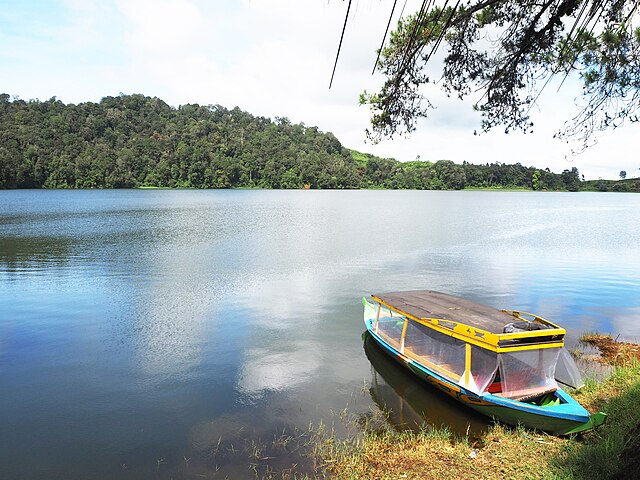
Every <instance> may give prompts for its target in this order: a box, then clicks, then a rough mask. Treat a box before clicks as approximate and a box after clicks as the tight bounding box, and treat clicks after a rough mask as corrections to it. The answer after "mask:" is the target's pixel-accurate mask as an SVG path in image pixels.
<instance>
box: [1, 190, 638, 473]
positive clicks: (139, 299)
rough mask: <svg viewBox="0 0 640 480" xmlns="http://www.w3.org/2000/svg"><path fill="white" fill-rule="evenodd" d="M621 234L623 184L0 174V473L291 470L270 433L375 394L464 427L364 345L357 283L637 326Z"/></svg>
mask: <svg viewBox="0 0 640 480" xmlns="http://www.w3.org/2000/svg"><path fill="white" fill-rule="evenodd" d="M639 232H640V195H637V194H622V193H620V194H611V193H610V194H606V193H534V192H528V193H521V192H518V193H511V192H466V191H462V192H435V191H426V192H417V191H192V190H183V191H180V190H178V191H176V190H124V191H0V392H1V393H0V415H1V418H2V421H1V422H0V445H1V448H0V478H2V479H5V478H6V479H36V478H60V479H63V478H64V479H82V478H92V479H100V478H123V479H129V478H131V479H133V478H203V477H202V476H203V475H204V476H205V477H206V478H224V476H225V475H227V476H230V477H231V478H243V477H252V476H253V475H254V469H255V470H257V471H259V472H264V471H266V469H269V468H273V469H275V470H278V469H283V468H285V467H287V466H289V467H290V466H291V464H292V463H294V462H295V463H298V464H299V467H298V469H299V470H298V471H304V469H305V468H307V467H308V466H305V465H304V462H305V460H304V458H306V457H304V455H301V454H300V453H299V452H298V453H295V450H296V449H295V448H294V449H291V448H287V447H286V446H285V445H284V444H285V443H287V442H286V441H285V440H286V439H291V438H293V437H296V438H302V437H301V435H302V432H304V431H305V430H307V429H308V427H309V424H310V423H312V424H313V425H314V426H317V425H319V422H320V421H322V422H324V423H325V424H327V425H331V424H332V423H333V424H334V426H335V428H336V429H337V430H336V431H337V433H338V435H341V434H344V432H345V431H347V430H348V429H349V428H350V427H349V426H348V425H347V426H345V425H343V424H342V423H343V422H341V418H345V416H348V415H345V414H344V412H348V413H349V415H355V416H356V417H358V416H359V417H360V418H367V417H369V416H372V415H374V414H375V412H376V411H378V410H379V409H380V408H381V407H385V408H387V409H390V410H391V411H390V412H389V413H388V418H389V422H392V423H394V425H395V426H397V428H410V427H411V425H413V424H414V423H415V422H418V423H419V422H420V421H422V419H424V420H425V421H426V422H427V423H430V424H435V425H438V424H441V423H443V422H444V423H445V424H447V425H449V427H450V428H451V429H453V430H455V431H462V432H464V431H465V430H466V429H467V428H469V429H470V430H471V431H476V430H481V429H483V428H485V427H486V424H487V423H486V421H485V420H484V419H483V418H482V417H479V416H477V415H475V414H474V413H472V412H471V411H469V410H467V409H464V408H460V407H459V406H457V405H456V404H455V402H452V401H449V399H448V398H444V397H443V396H442V395H439V394H437V393H434V391H433V390H432V389H431V388H430V387H428V386H425V385H422V384H420V383H418V382H416V381H414V380H413V379H412V378H411V377H410V376H407V375H406V374H405V372H404V371H403V370H401V369H399V368H397V367H396V366H395V364H394V363H392V362H391V361H389V359H388V358H387V357H385V356H384V355H381V354H380V352H379V350H377V349H376V347H375V345H370V342H363V338H362V336H361V334H362V332H363V330H364V326H363V323H362V307H361V303H360V299H361V297H362V296H364V295H369V294H371V293H379V292H382V291H390V290H403V289H419V288H430V289H434V290H440V291H443V292H447V293H451V294H455V295H459V296H464V297H467V298H470V299H473V300H476V301H480V302H482V303H486V304H489V305H492V306H495V307H499V308H510V309H517V310H524V311H530V312H533V313H537V314H538V315H541V316H543V317H546V318H549V319H550V320H552V321H556V322H558V323H560V324H561V325H562V326H564V327H566V328H567V329H568V342H569V343H575V342H576V340H577V338H578V337H579V335H580V334H581V333H582V332H584V331H593V330H598V331H601V332H606V333H609V332H611V333H613V334H615V335H617V334H621V335H622V336H623V337H626V338H629V339H637V338H640V233H639ZM425 412H426V413H425ZM314 428H315V427H314ZM299 435H300V436H299Z"/></svg>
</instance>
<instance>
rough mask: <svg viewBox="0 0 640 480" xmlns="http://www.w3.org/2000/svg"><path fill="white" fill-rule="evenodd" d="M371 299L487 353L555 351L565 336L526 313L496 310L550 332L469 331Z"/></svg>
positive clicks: (561, 344)
mask: <svg viewBox="0 0 640 480" xmlns="http://www.w3.org/2000/svg"><path fill="white" fill-rule="evenodd" d="M371 298H372V299H373V300H374V301H375V302H376V303H378V304H379V305H384V306H385V307H387V308H389V309H390V310H393V311H394V312H396V313H399V314H400V315H402V316H404V317H406V318H409V319H411V320H413V321H415V322H418V323H420V324H421V325H424V326H426V327H429V328H431V329H433V330H435V331H437V332H440V333H443V334H445V335H448V336H450V337H454V338H457V339H458V340H462V341H465V342H467V343H471V344H473V345H475V346H477V347H481V348H485V349H487V350H491V351H494V352H498V353H508V352H516V351H522V350H537V349H540V348H558V347H563V346H564V336H565V334H566V330H565V329H564V328H561V327H559V326H557V325H555V324H554V323H552V322H550V321H548V320H546V319H544V318H542V317H539V316H537V315H534V314H531V313H528V312H520V311H516V310H500V311H502V312H504V313H507V314H510V315H512V316H513V317H514V318H516V319H520V320H525V321H527V319H525V318H523V317H522V316H521V315H522V314H525V315H531V316H532V317H535V318H537V319H540V320H542V321H543V322H545V323H546V324H547V325H549V326H552V327H554V328H549V329H544V330H534V331H527V332H521V333H492V332H489V331H487V330H483V329H481V328H478V327H473V326H470V325H467V324H465V323H463V322H458V321H455V320H449V319H443V318H428V317H425V318H419V317H416V316H414V315H412V314H411V313H409V312H406V311H404V310H401V309H399V308H397V307H395V306H393V305H391V304H390V303H387V302H385V301H384V300H382V299H381V298H379V297H378V296H376V295H371ZM363 301H366V299H365V298H364V297H363ZM496 310H497V309H496ZM443 322H444V323H450V324H453V325H454V326H453V328H450V327H448V326H446V325H444V324H443ZM557 336H561V339H560V340H559V341H551V342H540V341H537V342H536V339H538V338H545V337H557ZM528 339H529V340H531V342H529V343H527V344H520V345H509V346H504V345H500V342H504V341H512V340H528Z"/></svg>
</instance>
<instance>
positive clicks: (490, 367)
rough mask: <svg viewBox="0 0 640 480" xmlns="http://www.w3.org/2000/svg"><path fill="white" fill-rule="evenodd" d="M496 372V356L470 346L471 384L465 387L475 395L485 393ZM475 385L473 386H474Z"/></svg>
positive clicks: (494, 353) (489, 351) (493, 353)
mask: <svg viewBox="0 0 640 480" xmlns="http://www.w3.org/2000/svg"><path fill="white" fill-rule="evenodd" d="M496 370H498V354H497V353H496V352H492V351H491V350H486V349H484V348H480V347H476V346H475V345H472V346H471V375H472V376H473V382H474V383H473V384H471V385H469V386H467V388H469V389H470V390H473V391H475V392H476V393H481V392H484V391H486V389H487V387H488V386H489V384H490V383H491V382H492V381H493V378H494V376H495V374H496ZM474 384H475V385H474Z"/></svg>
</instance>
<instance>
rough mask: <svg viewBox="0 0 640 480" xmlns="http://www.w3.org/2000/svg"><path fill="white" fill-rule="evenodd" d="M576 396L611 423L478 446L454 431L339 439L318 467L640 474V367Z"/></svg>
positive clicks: (414, 475) (495, 438)
mask: <svg viewBox="0 0 640 480" xmlns="http://www.w3.org/2000/svg"><path fill="white" fill-rule="evenodd" d="M573 396H574V397H575V398H576V400H578V401H579V402H580V403H581V404H583V405H584V406H585V407H586V408H587V409H589V410H590V411H592V412H595V411H598V410H602V411H605V412H606V413H607V415H608V416H607V420H606V422H605V424H604V425H603V426H601V427H600V428H598V429H596V430H595V431H589V432H586V433H584V434H582V435H578V436H573V437H554V436H551V435H547V434H544V433H540V432H534V431H529V430H527V429H524V428H511V427H507V426H504V425H501V424H496V425H494V426H493V427H492V428H491V429H490V430H489V432H488V433H486V434H485V435H484V437H482V438H481V439H480V440H479V441H478V442H475V443H473V444H470V442H469V440H468V439H467V438H466V437H465V438H457V437H454V436H453V435H451V434H450V433H449V432H448V431H446V430H437V429H435V430H434V429H430V430H424V431H421V432H419V433H414V432H411V431H408V432H397V431H395V430H393V429H391V428H389V427H387V428H383V429H381V428H380V427H379V426H378V427H377V428H376V429H373V430H367V429H365V430H364V431H363V432H361V435H360V436H357V435H356V436H354V437H352V438H349V439H346V440H343V441H338V440H336V439H335V438H332V439H331V441H330V442H329V443H327V444H326V445H325V447H327V448H325V447H323V446H322V445H323V443H322V442H321V441H320V442H319V445H320V446H319V447H318V451H317V455H318V458H319V460H318V461H317V465H324V466H325V468H326V469H328V471H329V472H330V474H331V475H333V476H335V478H339V479H355V478H357V479H374V478H375V479H392V478H406V479H439V480H441V479H447V478H463V477H471V476H473V477H477V478H488V479H491V478H496V479H498V478H516V479H520V478H522V479H529V478H545V479H567V480H569V479H571V480H576V479H591V478H611V477H619V476H620V475H622V476H623V477H624V474H629V473H630V472H637V471H638V468H639V467H640V408H639V407H638V406H639V405H640V365H639V363H638V362H637V361H635V362H631V363H630V364H628V365H625V366H621V367H616V368H615V369H614V371H613V374H612V375H611V376H610V377H609V378H608V379H607V380H605V381H604V382H601V383H596V382H595V381H590V382H588V384H587V385H586V386H585V387H583V388H582V389H581V390H580V391H576V392H573ZM329 447H330V448H329ZM637 452H638V453H637Z"/></svg>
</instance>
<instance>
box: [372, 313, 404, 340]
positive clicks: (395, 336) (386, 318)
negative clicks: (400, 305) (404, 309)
mask: <svg viewBox="0 0 640 480" xmlns="http://www.w3.org/2000/svg"><path fill="white" fill-rule="evenodd" d="M403 326H404V318H403V317H400V316H399V315H398V314H395V316H393V317H392V316H391V312H389V310H386V311H385V310H384V309H383V310H381V311H380V317H379V319H378V334H379V335H381V336H382V338H384V340H385V341H387V343H389V345H391V346H392V347H394V348H395V349H396V350H400V340H401V337H402V327H403Z"/></svg>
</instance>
